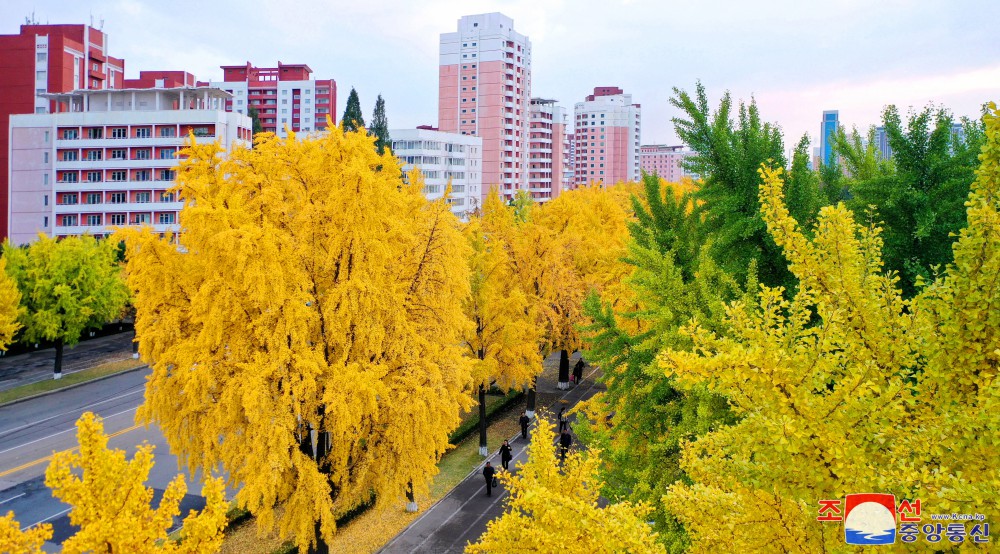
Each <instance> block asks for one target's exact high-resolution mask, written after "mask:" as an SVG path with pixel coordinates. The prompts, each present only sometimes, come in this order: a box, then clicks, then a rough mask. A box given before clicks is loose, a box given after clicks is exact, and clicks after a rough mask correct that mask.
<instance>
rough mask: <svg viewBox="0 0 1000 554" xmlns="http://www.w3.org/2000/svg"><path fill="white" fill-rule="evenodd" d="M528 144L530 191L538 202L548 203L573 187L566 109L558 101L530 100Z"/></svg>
mask: <svg viewBox="0 0 1000 554" xmlns="http://www.w3.org/2000/svg"><path fill="white" fill-rule="evenodd" d="M530 122H531V135H530V137H529V142H528V189H529V190H530V191H531V197H532V198H533V199H534V200H535V201H536V202H547V201H549V200H551V199H553V198H555V197H557V196H559V193H561V192H562V191H564V190H566V189H568V188H569V187H570V185H571V184H572V178H573V167H572V165H570V163H569V156H570V149H569V135H568V134H567V133H566V110H565V108H563V107H562V106H557V105H556V101H555V100H547V99H544V98H532V99H531V121H530Z"/></svg>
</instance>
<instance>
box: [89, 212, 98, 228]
mask: <svg viewBox="0 0 1000 554" xmlns="http://www.w3.org/2000/svg"><path fill="white" fill-rule="evenodd" d="M100 224H101V216H99V215H95V214H90V215H88V216H87V225H88V226H90V227H96V226H98V225H100Z"/></svg>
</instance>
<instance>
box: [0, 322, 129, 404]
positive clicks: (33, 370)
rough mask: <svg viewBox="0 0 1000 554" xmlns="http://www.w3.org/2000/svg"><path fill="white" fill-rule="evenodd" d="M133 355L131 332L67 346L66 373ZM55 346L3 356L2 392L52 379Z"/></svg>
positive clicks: (64, 367) (0, 386)
mask: <svg viewBox="0 0 1000 554" xmlns="http://www.w3.org/2000/svg"><path fill="white" fill-rule="evenodd" d="M131 356H132V333H131V332H126V333H118V334H116V335H108V336H106V337H98V338H96V339H90V340H86V341H83V342H81V343H78V344H76V345H75V346H72V347H66V348H65V350H64V351H63V374H69V373H74V372H77V371H80V370H82V369H88V368H91V367H94V366H96V365H100V364H102V363H105V362H110V361H114V360H125V359H128V358H130V357H131ZM55 358H56V351H55V349H54V348H46V349H44V350H36V351H34V352H28V353H27V354H18V355H16V356H0V391H4V390H8V389H12V388H14V387H19V386H21V385H27V384H29V383H35V382H38V381H44V380H46V379H51V378H52V367H53V365H54V363H55Z"/></svg>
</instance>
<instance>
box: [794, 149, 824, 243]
mask: <svg viewBox="0 0 1000 554" xmlns="http://www.w3.org/2000/svg"><path fill="white" fill-rule="evenodd" d="M809 144H810V143H809V135H803V136H802V138H801V139H799V143H798V144H797V145H796V146H795V152H794V153H793V154H792V167H791V169H790V170H789V172H788V183H787V184H786V185H785V196H786V198H788V209H789V210H790V211H791V212H792V217H794V218H795V221H798V222H799V225H801V226H802V228H803V229H806V230H807V231H808V230H810V229H812V227H813V225H814V224H815V222H816V215H817V214H818V213H819V208H820V206H821V205H823V204H825V202H824V200H825V198H823V195H822V193H821V192H820V186H819V182H820V180H819V175H817V173H816V172H815V171H813V170H812V169H809Z"/></svg>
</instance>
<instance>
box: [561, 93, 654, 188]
mask: <svg viewBox="0 0 1000 554" xmlns="http://www.w3.org/2000/svg"><path fill="white" fill-rule="evenodd" d="M574 111H575V116H576V117H575V121H574V126H573V139H574V142H575V145H574V146H575V149H574V153H573V154H574V158H575V163H576V171H575V172H574V181H575V185H576V186H580V185H585V184H588V183H596V182H601V183H606V184H615V183H618V182H620V181H638V180H639V178H640V169H639V140H640V106H639V104H633V103H632V95H631V94H625V93H624V91H622V89H620V88H618V87H596V88H595V89H594V94H591V95H590V96H587V98H586V100H585V101H583V102H577V104H576V106H575V109H574Z"/></svg>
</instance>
